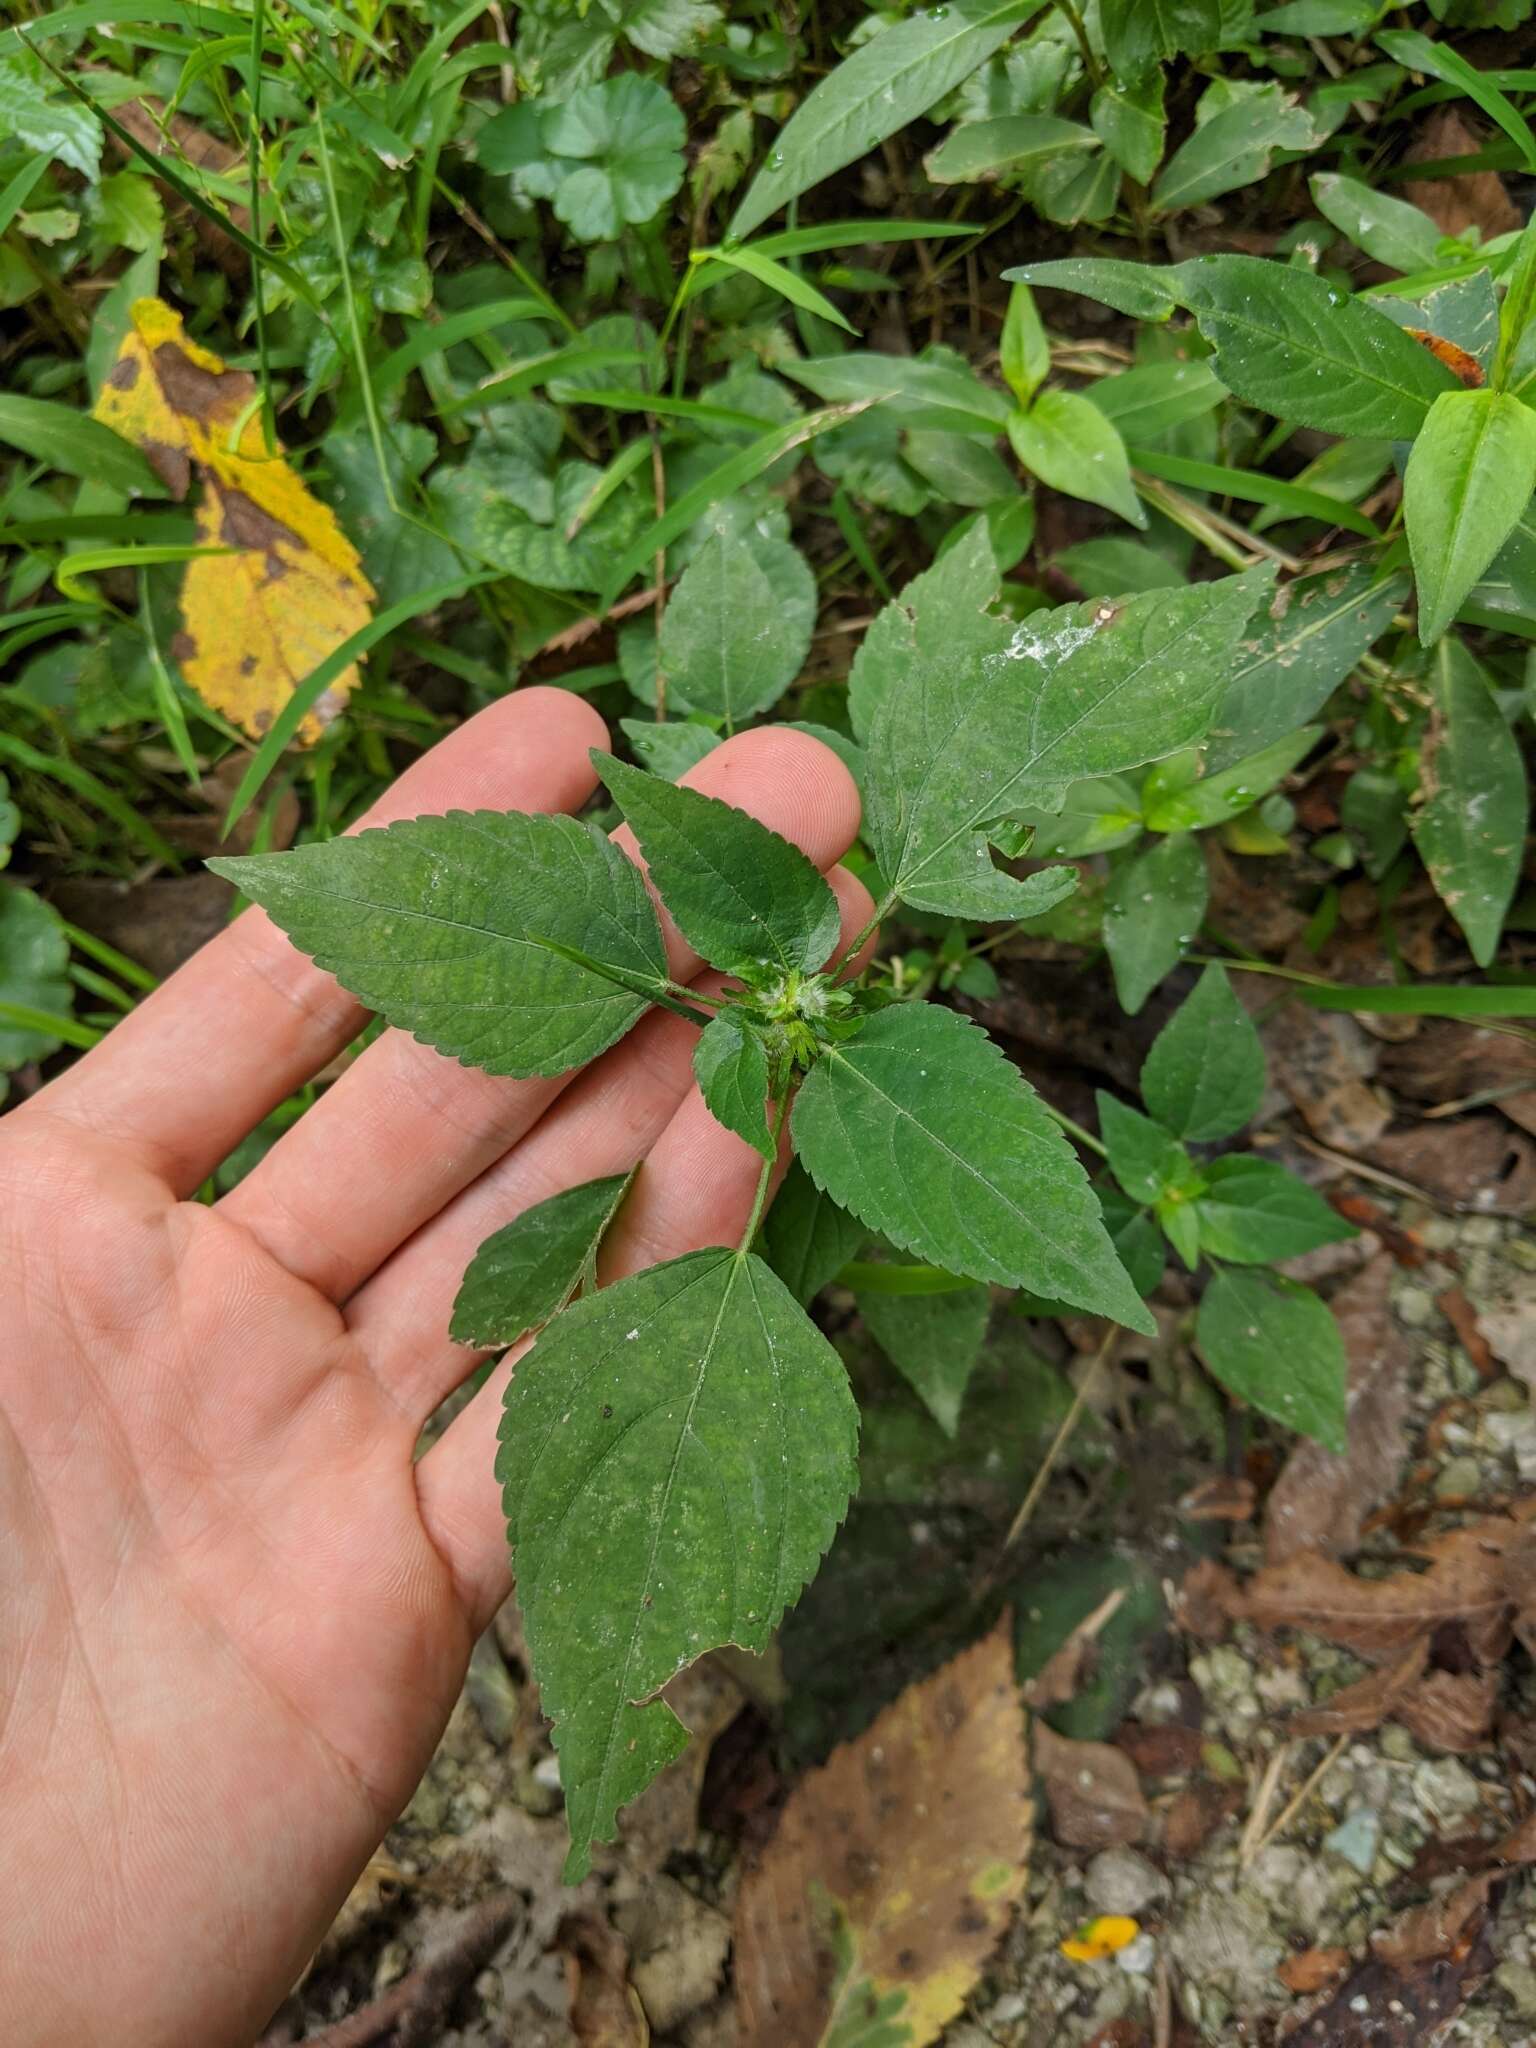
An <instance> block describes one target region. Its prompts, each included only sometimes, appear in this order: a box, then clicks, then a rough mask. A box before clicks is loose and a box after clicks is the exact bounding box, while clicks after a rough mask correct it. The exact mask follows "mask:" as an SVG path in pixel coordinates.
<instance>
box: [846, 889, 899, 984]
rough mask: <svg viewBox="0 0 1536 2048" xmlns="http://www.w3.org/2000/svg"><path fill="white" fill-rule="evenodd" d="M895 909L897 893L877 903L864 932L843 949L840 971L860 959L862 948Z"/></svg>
mask: <svg viewBox="0 0 1536 2048" xmlns="http://www.w3.org/2000/svg"><path fill="white" fill-rule="evenodd" d="M895 907H896V892H895V891H894V890H892V891H891V893H890V894H889V895H888V896H887V897H886V899H885V901H884V902H883V903H877V904H876V905H875V908H874V911H873V913H872V915H871V916H870V919H869V922H868V923H867V924H866V925H865V926H864V928H863V930H862V931H860V932H859V933H858V935H857V936H856V937H855V938H852V939H850V940H849V942H848V944H847V945H846V946H845V947H844V948H843V953H842V957H841V959H839V961H838V962H837V967H838V968H839V969H841V968H844V967H846V966H847V965H848V962H849V961H850V960H856V959H857V958H858V955H859V949H860V947H861V946H863V945H864V944H865V943H866V941H867V940H869V939H870V938H872V937H873V936H874V934H875V932H877V931H878V930H879V928H880V926H881V925H882V924H883V923H884V922H885V920H886V918H888V917H889V916H890V914H891V912H892V911H893V910H894V909H895Z"/></svg>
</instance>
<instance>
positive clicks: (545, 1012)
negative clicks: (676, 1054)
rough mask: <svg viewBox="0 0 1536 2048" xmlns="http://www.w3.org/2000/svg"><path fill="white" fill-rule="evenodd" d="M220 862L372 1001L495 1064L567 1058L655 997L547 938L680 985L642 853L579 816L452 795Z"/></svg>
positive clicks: (219, 868) (510, 1070)
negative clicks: (369, 825) (482, 804)
mask: <svg viewBox="0 0 1536 2048" xmlns="http://www.w3.org/2000/svg"><path fill="white" fill-rule="evenodd" d="M208 865H209V867H211V868H212V869H213V871H214V873H215V874H220V875H224V876H227V877H228V879H229V880H230V881H232V882H234V883H235V884H236V886H237V887H238V888H240V889H242V890H244V892H245V894H246V895H247V896H249V897H250V898H251V899H252V901H253V902H256V903H259V904H261V905H262V906H263V908H264V909H265V910H267V911H268V913H269V914H270V915H271V916H272V917H273V918H275V919H276V921H277V922H278V924H280V925H281V926H282V928H283V930H284V931H285V932H286V933H287V934H288V936H289V938H291V939H292V940H293V942H294V944H295V945H296V946H299V947H301V948H302V949H303V951H304V952H306V953H308V954H310V955H311V957H312V958H313V959H314V960H315V962H316V964H317V965H319V966H321V967H323V968H325V969H326V971H327V972H328V973H330V974H334V975H335V976H336V979H337V980H338V981H339V982H340V983H341V984H342V986H343V987H344V988H347V989H350V990H351V992H352V993H353V994H354V995H355V996H357V997H358V998H359V1000H360V1001H362V1002H364V1003H366V1004H367V1006H368V1007H369V1009H371V1010H379V1011H382V1012H383V1014H384V1016H385V1017H387V1018H388V1020H389V1021H390V1023H391V1024H397V1025H399V1026H400V1028H401V1029H402V1030H405V1031H409V1032H410V1033H411V1035H412V1036H413V1037H415V1038H419V1039H421V1040H422V1041H423V1042H424V1043H425V1044H427V1045H433V1046H436V1048H437V1049H438V1051H439V1052H445V1053H448V1054H450V1055H451V1056H452V1057H453V1058H455V1059H458V1060H462V1061H463V1062H464V1063H465V1065H467V1066H475V1067H484V1068H485V1069H486V1071H487V1072H488V1073H492V1074H522V1075H528V1074H559V1073H563V1072H565V1070H566V1069H567V1068H568V1067H575V1066H579V1065H581V1063H582V1062H583V1061H585V1060H589V1059H592V1058H594V1057H595V1056H596V1054H598V1053H600V1052H603V1051H605V1050H606V1049H607V1047H609V1046H610V1045H612V1044H613V1043H614V1041H615V1039H618V1038H621V1037H622V1036H623V1035H624V1033H625V1032H626V1031H627V1030H628V1029H629V1027H630V1026H631V1024H633V1023H634V1022H635V1021H636V1019H637V1018H638V1017H640V1016H641V1015H642V1014H643V1013H644V1011H645V1010H646V1008H647V1007H648V1003H647V998H646V996H645V995H643V994H639V993H635V992H632V991H631V990H629V989H624V988H619V987H616V986H615V985H614V984H613V983H612V982H611V981H608V980H605V979H604V978H603V977H602V976H601V975H599V974H596V973H593V972H592V971H591V970H590V969H588V968H586V967H583V966H579V965H577V964H576V963H575V962H573V961H571V960H569V959H566V958H564V957H562V956H561V955H560V954H558V953H556V952H554V951H552V950H551V949H550V947H549V946H548V945H547V944H545V943H544V941H545V940H553V941H555V942H556V943H557V944H562V945H567V946H572V947H575V948H577V949H578V950H579V951H581V952H583V953H585V954H588V955H590V956H591V957H592V958H593V959H594V960H597V961H599V962H602V963H604V964H608V963H611V964H612V965H614V966H615V967H616V968H618V969H619V970H620V971H622V972H624V973H626V974H628V975H630V976H633V977H635V978H636V979H637V980H639V981H641V982H642V983H644V984H647V985H649V984H652V983H654V985H655V987H656V988H657V990H658V991H660V990H662V989H664V988H665V987H666V985H667V960H666V954H665V952H664V951H663V948H662V942H661V929H660V926H659V925H658V924H657V921H656V911H655V908H654V906H653V905H652V902H651V899H650V896H649V894H648V893H647V890H646V887H645V883H644V881H643V880H642V878H641V875H640V871H639V869H638V868H636V866H635V865H634V863H633V862H632V861H629V860H626V859H625V857H624V855H623V854H622V853H620V852H619V850H618V848H617V847H615V846H611V845H610V844H609V843H608V841H607V840H606V839H605V838H604V837H603V835H602V834H601V833H600V832H598V831H597V830H596V829H595V828H594V827H593V826H590V825H582V824H578V823H577V821H576V820H575V819H574V818H550V817H527V816H524V815H523V814H522V813H521V812H519V811H507V812H501V811H450V812H449V814H448V815H447V817H444V818H409V819H406V820H405V821H403V822H402V823H400V824H398V825H387V826H385V827H384V828H383V829H382V830H379V831H371V832H359V833H357V834H355V835H354V836H351V837H348V838H344V839H332V840H328V841H326V842H324V843H323V844H317V845H313V846H301V847H298V848H296V849H295V850H294V851H293V852H291V853H263V854H254V855H250V856H248V857H246V858H245V859H240V860H224V859H220V860H211V861H210V862H209V863H208Z"/></svg>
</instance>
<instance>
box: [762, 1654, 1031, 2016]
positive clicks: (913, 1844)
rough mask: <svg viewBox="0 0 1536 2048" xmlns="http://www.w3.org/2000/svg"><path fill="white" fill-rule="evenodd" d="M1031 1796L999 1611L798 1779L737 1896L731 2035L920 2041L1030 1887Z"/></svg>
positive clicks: (966, 1985)
mask: <svg viewBox="0 0 1536 2048" xmlns="http://www.w3.org/2000/svg"><path fill="white" fill-rule="evenodd" d="M1032 1818H1033V1805H1032V1801H1031V1798H1030V1789H1029V1765H1028V1762H1027V1759H1026V1755H1025V1746H1024V1710H1023V1708H1022V1706H1021V1705H1020V1702H1019V1693H1018V1688H1017V1686H1016V1685H1015V1683H1014V1674H1013V1636H1012V1629H1011V1627H1010V1625H1009V1624H1008V1622H1007V1621H1006V1620H1005V1621H1004V1622H1003V1623H1002V1624H1001V1625H1000V1626H999V1627H998V1628H997V1629H995V1630H994V1631H993V1633H992V1634H991V1635H990V1636H988V1637H987V1639H986V1640H985V1641H984V1642H980V1643H977V1644H976V1645H975V1647H974V1648H972V1649H970V1650H967V1651H966V1652H965V1653H964V1654H963V1655H962V1656H959V1657H957V1658H955V1660H954V1662H953V1663H951V1664H946V1665H945V1666H944V1668H943V1669H942V1670H940V1671H937V1672H935V1673H934V1675H933V1676H932V1677H931V1678H928V1679H925V1680H924V1681H923V1682H922V1684H920V1685H915V1686H912V1687H911V1688H909V1690H908V1691H906V1692H904V1693H903V1694H902V1696H901V1698H900V1699H898V1700H897V1701H896V1702H895V1703H894V1705H892V1706H889V1707H887V1708H886V1710H885V1712H884V1713H883V1714H881V1715H880V1716H879V1717H878V1719H877V1720H876V1721H875V1722H874V1724H873V1725H872V1726H871V1727H870V1728H868V1729H867V1730H866V1731H865V1733H864V1734H863V1735H862V1736H860V1738H859V1739H858V1741H857V1742H852V1743H848V1744H847V1745H845V1746H844V1747H843V1748H841V1749H838V1750H835V1751H834V1752H833V1754H832V1756H831V1758H830V1759H829V1761H828V1762H827V1764H826V1765H825V1767H824V1768H823V1769H822V1770H819V1771H813V1772H811V1773H810V1775H809V1776H807V1777H806V1778H805V1779H804V1780H803V1781H802V1782H801V1783H800V1784H799V1785H798V1786H797V1787H796V1789H795V1791H794V1792H793V1794H792V1795H791V1796H790V1799H789V1803H788V1804H787V1806H786V1807H785V1809H784V1813H783V1817H782V1819H781V1820H780V1822H779V1826H778V1831H777V1833H776V1834H775V1835H774V1837H773V1840H772V1841H771V1842H770V1843H769V1844H768V1847H767V1849H766V1850H765V1852H764V1854H763V1857H762V1860H761V1862H760V1863H759V1864H758V1866H757V1867H756V1868H755V1869H753V1870H751V1871H750V1872H749V1873H748V1875H747V1877H746V1878H745V1879H744V1881H743V1883H742V1886H741V1890H740V1892H739V1894H738V1896H737V1905H736V1997H737V2015H738V2023H739V2028H740V2033H739V2042H740V2048H791V2044H792V2048H830V2044H831V2043H832V2042H833V2041H836V2042H837V2043H839V2044H852V2043H854V2042H856V2041H865V2040H866V2039H867V2040H868V2041H870V2042H871V2043H873V2042H874V2041H876V2040H878V2041H879V2042H880V2044H881V2048H925V2044H926V2043H928V2042H931V2041H936V2040H937V2039H938V2037H939V2035H940V2033H941V2032H942V2031H943V2029H944V2027H945V2026H946V2025H947V2023H948V2022H949V2021H950V2020H952V2019H953V2018H954V2016H955V2014H956V2013H957V2012H959V2010H960V2008H961V2006H962V2005H963V2004H964V2002H965V1997H966V1994H967V1992H968V1991H969V1990H970V1989H971V1986H972V1985H973V1984H974V1983H975V1982H976V1979H977V1978H978V1977H979V1976H980V1974H981V1970H982V1966H983V1965H984V1963H985V1962H986V1960H987V1957H988V1956H989V1955H990V1954H991V1952H992V1950H993V1948H994V1947H995V1946H996V1944H997V1941H998V1939H999V1937H1000V1936H1001V1934H1002V1932H1003V1929H1004V1927H1005V1926H1006V1925H1007V1923H1008V1919H1009V1915H1010V1914H1011V1912H1012V1910H1013V1907H1014V1904H1015V1902H1016V1901H1017V1899H1018V1898H1019V1897H1020V1895H1021V1894H1022V1892H1023V1890H1024V1882H1025V1875H1026V1859H1027V1857H1028V1854H1029V1843H1030V1834H1031V1828H1032Z"/></svg>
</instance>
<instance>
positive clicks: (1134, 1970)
mask: <svg viewBox="0 0 1536 2048" xmlns="http://www.w3.org/2000/svg"><path fill="white" fill-rule="evenodd" d="M1156 1961H1157V1943H1156V1942H1155V1941H1154V1940H1153V1939H1152V1937H1151V1935H1150V1934H1138V1935H1137V1937H1136V1939H1135V1940H1134V1941H1131V1942H1127V1943H1126V1945H1125V1947H1124V1948H1123V1949H1121V1950H1120V1951H1119V1953H1118V1954H1117V1955H1116V1957H1115V1968H1116V1969H1117V1970H1124V1972H1125V1974H1126V1976H1127V1977H1150V1976H1151V1974H1152V1970H1153V1966H1154V1964H1155V1963H1156Z"/></svg>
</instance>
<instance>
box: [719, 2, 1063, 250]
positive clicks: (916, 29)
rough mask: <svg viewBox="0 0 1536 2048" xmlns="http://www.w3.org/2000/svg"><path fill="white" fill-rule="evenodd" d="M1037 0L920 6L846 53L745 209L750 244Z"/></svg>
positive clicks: (732, 235) (734, 226)
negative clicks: (782, 211) (761, 228)
mask: <svg viewBox="0 0 1536 2048" xmlns="http://www.w3.org/2000/svg"><path fill="white" fill-rule="evenodd" d="M1034 11H1035V10H1034V0H952V4H951V5H949V6H947V7H945V8H943V9H942V10H941V9H939V8H936V7H929V8H922V9H920V10H919V11H918V12H917V13H916V14H914V15H911V16H910V17H909V18H908V19H907V20H906V21H899V22H897V23H896V24H895V25H894V26H893V27H891V28H888V29H886V30H884V31H883V32H882V33H881V34H880V35H878V36H875V37H874V38H873V39H872V40H871V41H870V42H867V43H865V44H864V45H863V46H862V47H861V48H859V49H857V50H855V51H854V52H853V54H852V56H850V57H846V58H844V60H843V62H842V63H841V64H839V65H838V67H837V68H836V70H835V71H833V72H832V73H831V75H830V76H829V77H827V78H824V79H823V80H822V81H821V83H820V84H819V85H818V86H817V87H816V88H815V90H814V91H813V92H812V93H810V95H809V96H808V97H807V98H806V100H805V101H804V103H803V104H802V105H801V106H799V107H798V108H797V109H796V110H795V112H794V114H793V115H792V116H791V118H790V120H789V121H788V123H787V124H786V125H785V127H784V129H783V130H782V132H781V133H780V135H779V138H778V141H777V142H776V144H775V145H774V148H773V150H772V151H771V153H770V154H769V158H768V161H767V163H766V164H765V165H764V166H763V168H762V169H761V170H760V171H759V172H758V174H757V176H756V177H755V178H754V179H753V180H752V183H751V185H750V186H749V188H748V190H747V195H746V197H745V198H744V199H743V200H742V202H741V204H740V205H739V206H738V207H737V209H736V211H735V214H734V215H733V216H732V218H731V224H730V227H729V229H728V230H727V239H728V240H729V241H732V242H739V241H742V240H743V239H744V238H745V237H746V236H748V235H750V234H751V232H752V230H753V229H754V228H755V227H759V226H761V224H762V223H763V222H764V221H765V220H767V219H768V217H769V216H770V215H771V214H775V213H777V212H778V210H779V208H780V207H781V206H787V205H788V204H789V202H790V200H791V199H794V198H795V197H796V196H797V195H798V194H799V193H801V192H807V191H809V190H810V188H811V186H813V185H818V184H820V182H821V180H822V179H823V178H827V177H830V176H831V175H832V173H833V172H834V171H837V170H841V169H842V167H843V165H844V164H848V163H852V162H853V160H854V158H855V157H858V156H862V155H863V154H864V152H865V151H866V150H868V149H874V148H876V147H878V145H879V144H880V143H882V142H883V141H884V140H885V138H886V137H887V136H888V135H894V134H895V133H896V131H897V129H898V128H905V127H906V126H907V124H908V122H911V121H915V120H916V119H917V118H918V116H919V115H920V114H923V113H926V112H927V110H928V108H929V107H931V106H932V105H933V103H934V101H935V100H937V99H941V98H942V97H943V96H944V94H945V93H947V92H949V91H950V90H951V89H952V88H953V87H954V86H957V85H958V84H959V83H960V81H961V79H962V78H969V76H970V75H971V73H972V72H973V71H975V70H977V69H979V67H980V66H981V65H983V64H985V63H986V61H987V59H988V58H989V57H990V56H991V55H992V53H993V51H994V50H997V49H1000V48H1001V47H1002V45H1003V44H1004V43H1005V42H1007V40H1008V38H1009V36H1011V35H1012V34H1013V31H1014V29H1015V28H1016V27H1017V26H1018V24H1019V23H1020V22H1021V21H1023V20H1024V19H1025V18H1026V16H1028V15H1030V14H1032V13H1033V12H1034Z"/></svg>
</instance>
